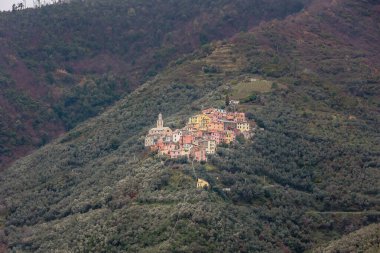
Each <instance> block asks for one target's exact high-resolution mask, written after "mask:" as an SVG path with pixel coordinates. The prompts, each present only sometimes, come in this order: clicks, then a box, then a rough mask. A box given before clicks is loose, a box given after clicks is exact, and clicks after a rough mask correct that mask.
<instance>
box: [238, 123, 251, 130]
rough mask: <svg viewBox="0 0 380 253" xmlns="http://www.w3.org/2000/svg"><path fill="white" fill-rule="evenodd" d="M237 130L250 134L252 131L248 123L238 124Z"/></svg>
mask: <svg viewBox="0 0 380 253" xmlns="http://www.w3.org/2000/svg"><path fill="white" fill-rule="evenodd" d="M236 128H237V129H238V130H240V132H249V131H250V130H251V127H250V125H249V123H248V122H238V123H237V124H236Z"/></svg>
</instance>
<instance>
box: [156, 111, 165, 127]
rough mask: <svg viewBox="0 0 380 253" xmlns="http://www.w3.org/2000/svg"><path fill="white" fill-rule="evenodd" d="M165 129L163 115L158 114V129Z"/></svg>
mask: <svg viewBox="0 0 380 253" xmlns="http://www.w3.org/2000/svg"><path fill="white" fill-rule="evenodd" d="M163 127H164V120H163V119H162V114H161V113H160V114H158V120H157V128H163Z"/></svg>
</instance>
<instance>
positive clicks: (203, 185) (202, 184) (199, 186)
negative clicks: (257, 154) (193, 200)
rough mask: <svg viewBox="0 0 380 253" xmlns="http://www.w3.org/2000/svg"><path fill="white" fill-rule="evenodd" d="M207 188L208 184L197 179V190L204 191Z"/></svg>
mask: <svg viewBox="0 0 380 253" xmlns="http://www.w3.org/2000/svg"><path fill="white" fill-rule="evenodd" d="M209 187H210V184H209V183H208V182H207V181H206V180H203V179H200V178H198V182H197V188H201V189H205V188H209Z"/></svg>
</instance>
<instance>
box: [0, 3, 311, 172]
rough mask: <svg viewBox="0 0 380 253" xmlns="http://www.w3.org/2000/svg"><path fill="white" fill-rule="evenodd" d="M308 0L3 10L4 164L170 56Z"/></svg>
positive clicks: (0, 129) (0, 115)
mask: <svg viewBox="0 0 380 253" xmlns="http://www.w3.org/2000/svg"><path fill="white" fill-rule="evenodd" d="M308 2H310V1H309V0H286V1H281V3H280V4H279V3H278V1H275V0H266V1H264V0H255V1H251V0H238V1H233V2H231V1H227V0H220V1H211V0H203V1H194V0H191V1H190V0H180V1H137V0H128V1H122V0H107V1H104V0H88V1H79V0H78V1H75V0H74V1H71V3H70V4H57V5H49V6H45V7H42V8H38V9H26V10H22V11H15V12H2V13H0V41H1V48H0V87H1V90H0V106H1V109H0V168H1V167H3V168H4V167H5V166H6V165H8V164H9V163H10V162H11V161H13V160H14V159H15V158H18V157H20V156H23V155H25V154H26V153H28V151H30V150H33V149H35V148H36V147H40V146H42V145H44V144H46V143H47V142H49V141H50V140H51V139H52V138H54V137H57V136H59V135H60V134H62V133H63V132H65V131H66V130H68V129H72V128H73V127H74V126H76V125H77V124H78V123H79V122H82V121H83V120H85V119H87V118H89V117H93V116H95V115H97V114H98V113H99V112H102V111H103V110H104V109H105V108H106V107H107V106H109V105H111V104H112V103H114V102H115V101H117V100H118V99H120V98H122V97H123V96H125V95H126V94H128V93H129V92H130V91H132V90H134V89H135V88H136V87H138V86H139V85H140V84H142V83H144V82H145V81H146V80H149V79H150V78H152V77H153V76H155V75H156V74H157V73H158V72H159V71H161V70H162V69H164V68H165V67H166V66H167V64H168V62H170V61H172V60H175V59H178V58H180V57H181V56H182V55H183V54H185V53H190V52H192V51H193V50H194V49H198V48H200V47H201V46H202V45H205V44H207V43H209V42H210V41H212V40H215V39H224V38H228V37H229V36H232V35H233V34H235V33H236V32H240V31H246V30H248V29H250V28H252V27H254V26H256V25H258V24H259V23H260V22H261V21H264V20H271V19H274V18H279V19H281V18H284V17H286V16H287V15H289V14H291V13H295V12H298V11H300V10H301V9H302V8H303V7H304V5H305V4H307V3H308ZM179 60H180V59H179Z"/></svg>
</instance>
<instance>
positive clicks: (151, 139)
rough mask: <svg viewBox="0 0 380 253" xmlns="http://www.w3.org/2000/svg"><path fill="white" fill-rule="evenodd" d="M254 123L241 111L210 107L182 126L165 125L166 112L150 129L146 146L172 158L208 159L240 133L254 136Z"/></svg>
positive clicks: (146, 138) (247, 136) (246, 136)
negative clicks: (173, 127) (221, 145)
mask: <svg viewBox="0 0 380 253" xmlns="http://www.w3.org/2000/svg"><path fill="white" fill-rule="evenodd" d="M252 129H254V123H252V126H251V124H250V123H249V122H248V121H247V119H246V117H245V114H244V113H241V112H227V111H226V110H223V109H215V108H209V109H205V110H202V113H201V114H198V115H195V116H192V117H191V118H189V121H188V123H187V124H186V126H185V127H184V128H182V129H176V130H174V131H173V130H172V129H170V128H169V127H164V121H163V119H162V114H161V113H160V114H159V115H158V120H157V127H155V128H152V129H150V130H149V133H148V135H147V136H146V137H145V147H148V148H149V149H150V150H152V151H158V153H159V154H160V155H166V156H169V157H170V158H178V157H187V158H191V159H194V160H195V161H207V155H212V154H215V152H216V148H217V145H219V144H221V143H225V144H230V143H232V142H234V141H235V140H236V137H237V136H238V135H242V136H244V138H246V139H247V138H249V137H250V136H252Z"/></svg>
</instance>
